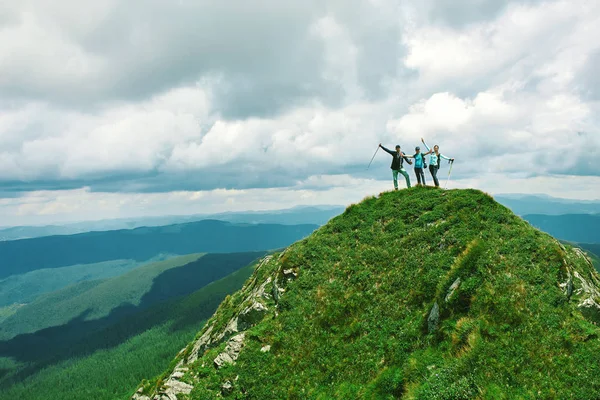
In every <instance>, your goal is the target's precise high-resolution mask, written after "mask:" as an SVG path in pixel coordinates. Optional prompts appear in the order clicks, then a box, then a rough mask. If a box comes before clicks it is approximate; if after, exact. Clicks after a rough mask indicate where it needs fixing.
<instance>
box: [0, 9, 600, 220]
mask: <svg viewBox="0 0 600 400" xmlns="http://www.w3.org/2000/svg"><path fill="white" fill-rule="evenodd" d="M477 4H478V6H477V7H473V6H472V2H470V1H466V0H458V1H449V0H425V1H419V2H417V1H410V2H402V3H400V2H397V1H391V0H369V1H368V0H345V1H341V0H334V1H327V2H322V1H316V0H309V1H302V2H300V1H293V2H280V1H275V0H261V1H258V2H252V4H250V3H242V2H238V1H233V0H224V1H220V2H216V3H215V2H210V1H191V0H180V1H178V2H169V1H165V0H151V1H143V2H142V1H141V0H132V1H123V0H121V1H117V0H98V1H95V2H81V1H74V0H61V1H58V2H45V1H42V0H24V1H20V2H3V3H2V4H0V226H10V225H32V224H44V223H50V222H52V223H57V222H70V221H84V220H92V219H94V220H95V219H101V218H126V217H136V216H151V215H178V214H197V213H214V212H223V211H242V210H251V209H252V210H269V209H283V208H288V207H292V206H294V205H300V204H302V205H320V204H342V205H344V204H349V203H351V202H356V201H359V200H360V199H362V198H364V197H366V196H368V195H372V194H376V193H379V192H381V191H383V190H389V189H390V188H391V187H392V185H391V172H390V170H389V161H390V160H389V156H387V155H385V154H382V153H380V154H378V156H377V157H376V158H375V161H374V162H373V165H372V166H371V168H370V169H369V170H366V166H367V164H368V161H369V159H370V158H371V156H372V155H373V152H374V151H375V149H376V146H377V144H378V143H380V142H381V143H383V144H384V145H386V146H388V147H393V146H394V145H395V144H400V145H402V147H403V150H405V151H407V152H409V153H410V152H411V151H412V150H413V149H414V147H415V146H416V145H418V144H419V142H420V138H421V137H425V139H426V140H427V142H428V144H430V145H433V144H434V143H439V144H440V146H441V151H442V152H443V153H445V154H447V155H449V156H451V157H454V158H456V163H455V164H454V168H453V171H452V175H453V176H452V180H451V181H450V187H452V188H466V187H474V188H478V189H481V190H484V191H487V192H490V193H492V194H500V193H542V194H546V195H551V196H555V197H560V198H568V199H583V200H598V199H600V190H599V189H598V188H599V187H600V168H598V161H597V160H598V159H600V119H599V118H600V117H599V115H600V113H599V111H600V78H599V76H600V75H598V73H597V71H599V70H600V42H599V41H598V40H597V39H596V38H598V37H600V3H599V2H594V1H586V0H574V1H543V0H540V1H536V0H523V1H496V0H483V1H479V2H477ZM447 168H448V167H447V166H444V168H442V170H441V171H440V176H441V177H442V178H443V179H444V180H445V177H446V174H447ZM408 171H409V173H410V174H411V179H412V180H413V181H414V174H413V171H412V167H409V168H408ZM427 178H428V181H429V182H430V181H431V179H430V178H429V176H427Z"/></svg>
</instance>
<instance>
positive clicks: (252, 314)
mask: <svg viewBox="0 0 600 400" xmlns="http://www.w3.org/2000/svg"><path fill="white" fill-rule="evenodd" d="M267 311H268V308H267V307H266V306H265V305H264V304H262V303H261V302H259V301H254V302H253V303H252V305H250V306H249V307H247V308H246V309H245V310H243V311H242V312H241V313H240V315H239V317H238V321H237V325H238V329H239V330H241V331H245V330H246V329H248V328H250V327H252V326H254V325H256V324H257V323H258V322H260V321H261V320H262V319H263V318H264V316H265V315H266V314H267Z"/></svg>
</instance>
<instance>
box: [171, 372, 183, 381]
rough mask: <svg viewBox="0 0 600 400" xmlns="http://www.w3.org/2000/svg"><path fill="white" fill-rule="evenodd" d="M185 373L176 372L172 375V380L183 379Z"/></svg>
mask: <svg viewBox="0 0 600 400" xmlns="http://www.w3.org/2000/svg"><path fill="white" fill-rule="evenodd" d="M183 375H184V372H183V371H175V372H173V374H172V375H171V378H173V379H177V380H180V379H181V378H183Z"/></svg>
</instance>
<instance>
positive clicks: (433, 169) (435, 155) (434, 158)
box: [421, 138, 454, 187]
mask: <svg viewBox="0 0 600 400" xmlns="http://www.w3.org/2000/svg"><path fill="white" fill-rule="evenodd" d="M421 142H423V145H424V146H425V148H426V149H427V153H423V155H424V156H426V155H428V154H430V155H431V156H430V157H429V172H430V173H431V177H432V178H433V183H435V187H440V182H439V181H438V178H437V173H438V170H439V169H440V166H441V161H442V158H443V159H444V160H448V161H450V162H454V158H450V157H446V156H445V155H443V154H442V153H440V146H438V145H437V144H436V145H435V146H433V149H430V148H429V146H427V143H425V139H423V138H421Z"/></svg>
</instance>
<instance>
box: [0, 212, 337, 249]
mask: <svg viewBox="0 0 600 400" xmlns="http://www.w3.org/2000/svg"><path fill="white" fill-rule="evenodd" d="M344 208H345V207H342V206H299V207H294V208H290V209H284V210H273V211H245V212H228V213H218V214H198V215H173V216H164V217H143V218H124V219H112V220H102V221H88V222H78V223H71V224H65V225H47V226H17V227H5V228H2V227H0V241H3V240H17V239H27V238H36V237H43V236H55V235H74V234H78V233H85V232H99V231H112V230H121V229H135V228H139V227H146V226H164V225H173V224H182V223H188V222H197V221H201V220H206V219H212V220H219V221H229V222H236V223H254V224H283V225H298V224H314V225H323V224H325V223H326V222H327V221H329V219H331V218H332V217H334V216H336V215H338V214H340V213H341V212H343V211H344Z"/></svg>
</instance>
